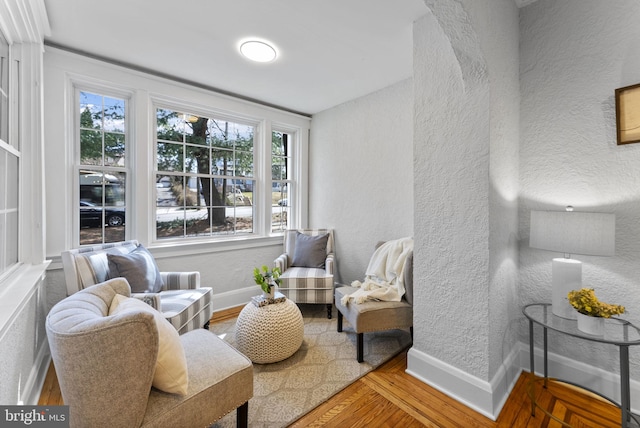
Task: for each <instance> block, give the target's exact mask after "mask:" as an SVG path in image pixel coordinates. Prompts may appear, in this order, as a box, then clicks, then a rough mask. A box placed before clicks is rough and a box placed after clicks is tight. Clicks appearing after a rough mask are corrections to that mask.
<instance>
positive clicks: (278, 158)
mask: <svg viewBox="0 0 640 428" xmlns="http://www.w3.org/2000/svg"><path fill="white" fill-rule="evenodd" d="M291 137H292V135H290V134H288V133H286V132H279V131H273V132H272V133H271V204H272V209H271V211H272V221H271V231H272V232H281V231H283V230H286V229H288V228H289V209H290V206H291V205H292V204H291V202H292V201H291V199H290V195H292V194H293V192H290V190H291V187H292V185H293V182H292V180H291V177H292V157H291V152H292V150H291V146H292V144H291V141H292V138H291Z"/></svg>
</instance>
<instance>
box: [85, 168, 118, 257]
mask: <svg viewBox="0 0 640 428" xmlns="http://www.w3.org/2000/svg"><path fill="white" fill-rule="evenodd" d="M79 180H80V207H79V210H80V244H81V245H85V244H97V243H102V242H119V241H123V240H124V239H125V232H126V230H125V225H126V206H125V200H126V197H125V196H126V195H125V189H126V174H125V173H124V172H110V173H102V172H100V171H90V170H83V171H80V176H79Z"/></svg>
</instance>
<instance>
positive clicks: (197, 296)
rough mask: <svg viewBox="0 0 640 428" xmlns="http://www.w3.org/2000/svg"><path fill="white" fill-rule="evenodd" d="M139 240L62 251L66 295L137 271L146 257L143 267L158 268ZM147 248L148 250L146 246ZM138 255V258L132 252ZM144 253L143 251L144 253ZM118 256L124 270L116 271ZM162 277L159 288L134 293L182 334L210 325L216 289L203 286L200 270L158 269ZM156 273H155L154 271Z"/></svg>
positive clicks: (133, 294)
mask: <svg viewBox="0 0 640 428" xmlns="http://www.w3.org/2000/svg"><path fill="white" fill-rule="evenodd" d="M141 250H144V248H143V247H141V246H140V244H139V243H138V241H135V240H131V241H123V242H117V243H113V244H101V245H93V246H86V247H81V248H77V249H73V250H68V251H63V252H62V254H61V257H62V266H63V268H64V274H65V281H66V283H67V295H68V296H70V295H72V294H73V293H76V292H77V291H79V290H82V289H83V288H86V287H89V286H91V285H94V284H98V283H100V282H104V281H106V280H108V279H111V278H115V277H118V276H123V277H127V275H128V274H129V273H131V272H133V273H134V274H135V270H136V268H137V265H136V263H138V262H139V261H140V260H144V261H146V262H147V264H149V265H151V266H146V265H145V266H142V267H143V268H150V269H156V270H157V266H155V261H154V260H153V257H152V256H151V255H150V254H148V253H146V254H148V256H147V257H146V258H145V257H144V256H142V257H140V256H141V254H140V253H141ZM145 251H146V250H145ZM132 255H134V256H138V257H137V259H134V258H133V257H132V258H131V260H132V261H131V262H129V261H128V260H127V257H129V256H132ZM143 255H144V253H143ZM114 256H115V258H118V259H119V260H120V263H121V265H120V266H122V264H124V263H126V265H125V268H122V267H121V269H122V271H123V272H115V273H114V272H113V260H110V257H111V259H113V258H114ZM157 273H158V274H159V278H155V279H158V280H161V281H160V282H158V284H157V285H158V288H159V290H158V291H148V290H146V291H145V292H139V293H135V292H134V293H132V296H133V297H135V298H138V299H141V300H143V301H145V302H146V303H148V304H150V305H151V306H153V307H154V308H155V309H157V310H159V311H160V312H162V313H163V314H164V316H165V318H167V320H168V321H169V322H170V323H171V324H172V325H173V326H174V327H175V329H176V330H178V333H180V334H182V333H185V332H187V331H190V330H193V329H197V328H202V327H205V328H207V327H208V325H209V319H210V318H211V314H212V313H213V306H212V304H211V301H212V299H213V290H212V289H211V288H210V287H201V286H200V272H157ZM152 276H153V275H152ZM127 279H128V280H129V283H130V285H131V287H132V288H133V287H134V284H133V282H132V280H131V278H130V277H128V278H127Z"/></svg>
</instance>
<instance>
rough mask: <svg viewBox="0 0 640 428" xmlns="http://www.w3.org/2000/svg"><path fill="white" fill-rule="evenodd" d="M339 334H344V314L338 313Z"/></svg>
mask: <svg viewBox="0 0 640 428" xmlns="http://www.w3.org/2000/svg"><path fill="white" fill-rule="evenodd" d="M338 333H342V312H340V311H338Z"/></svg>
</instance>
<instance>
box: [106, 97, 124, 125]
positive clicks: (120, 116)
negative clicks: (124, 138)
mask: <svg viewBox="0 0 640 428" xmlns="http://www.w3.org/2000/svg"><path fill="white" fill-rule="evenodd" d="M103 128H104V130H105V131H106V132H117V133H120V134H124V133H125V122H124V100H121V99H117V98H109V97H104V122H103Z"/></svg>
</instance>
